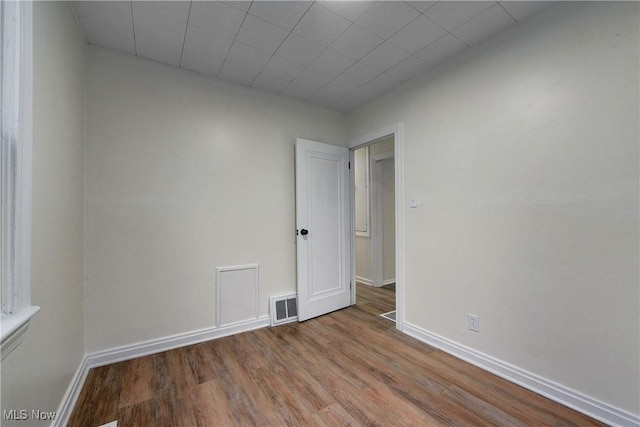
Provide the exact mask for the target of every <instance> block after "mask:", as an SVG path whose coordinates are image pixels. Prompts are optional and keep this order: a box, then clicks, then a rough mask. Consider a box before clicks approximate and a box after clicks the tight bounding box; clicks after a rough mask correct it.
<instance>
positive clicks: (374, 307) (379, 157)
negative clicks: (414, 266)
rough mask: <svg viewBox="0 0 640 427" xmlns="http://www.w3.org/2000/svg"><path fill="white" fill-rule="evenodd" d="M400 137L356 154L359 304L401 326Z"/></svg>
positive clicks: (355, 195) (369, 145)
mask: <svg viewBox="0 0 640 427" xmlns="http://www.w3.org/2000/svg"><path fill="white" fill-rule="evenodd" d="M394 153H395V135H394V134H391V135H388V136H386V137H384V138H382V139H378V140H375V141H371V142H369V143H368V144H367V145H364V146H361V147H358V148H357V149H355V150H354V152H353V159H354V181H355V182H354V187H355V192H354V197H355V202H354V205H355V215H354V216H355V227H354V228H355V279H356V298H357V303H358V304H361V305H366V309H367V311H370V312H371V313H372V314H376V315H381V316H382V317H384V318H386V319H388V320H390V321H394V322H395V321H396V212H395V211H396V209H395V207H396V194H395V188H396V185H395V154H394Z"/></svg>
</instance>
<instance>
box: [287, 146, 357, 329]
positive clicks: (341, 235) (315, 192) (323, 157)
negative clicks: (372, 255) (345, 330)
mask: <svg viewBox="0 0 640 427" xmlns="http://www.w3.org/2000/svg"><path fill="white" fill-rule="evenodd" d="M349 189H350V187H349V150H348V149H346V148H343V147H337V146H333V145H328V144H322V143H319V142H314V141H308V140H305V139H298V140H296V228H297V231H298V235H297V244H296V249H297V268H298V272H297V274H298V284H297V285H298V320H299V321H303V320H307V319H310V318H312V317H316V316H320V315H322V314H326V313H329V312H331V311H335V310H338V309H341V308H344V307H347V306H348V305H349V304H350V303H351V283H350V278H351V249H350V246H351V239H350V232H351V222H350V220H351V199H350V195H349Z"/></svg>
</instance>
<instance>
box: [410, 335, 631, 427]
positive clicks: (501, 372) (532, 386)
mask: <svg viewBox="0 0 640 427" xmlns="http://www.w3.org/2000/svg"><path fill="white" fill-rule="evenodd" d="M403 332H404V333H406V334H407V335H410V336H412V337H414V338H416V339H418V340H420V341H422V342H424V343H427V344H429V345H431V346H433V347H436V348H438V349H440V350H442V351H444V352H446V353H449V354H451V355H453V356H455V357H457V358H459V359H462V360H464V361H466V362H469V363H471V364H472V365H475V366H477V367H479V368H481V369H484V370H485V371H489V372H491V373H493V374H495V375H497V376H499V377H502V378H504V379H506V380H508V381H511V382H513V383H516V384H518V385H520V386H522V387H524V388H526V389H528V390H531V391H533V392H536V393H538V394H541V395H542V396H545V397H548V398H549V399H551V400H553V401H555V402H558V403H560V404H562V405H565V406H568V407H570V408H572V409H575V410H576V411H579V412H582V413H583V414H586V415H588V416H590V417H593V418H595V419H597V420H600V421H603V422H605V423H607V424H609V425H612V426H625V427H626V426H634V427H638V426H640V416H638V415H635V414H631V413H629V412H627V411H624V410H622V409H619V408H616V407H614V406H611V405H609V404H607V403H604V402H601V401H599V400H597V399H594V398H592V397H589V396H587V395H585V394H583V393H580V392H579V391H576V390H573V389H571V388H569V387H566V386H563V385H562V384H558V383H556V382H554V381H551V380H549V379H546V378H543V377H541V376H539V375H536V374H534V373H531V372H529V371H526V370H524V369H522V368H519V367H517V366H514V365H511V364H509V363H507V362H505V361H502V360H500V359H496V358H495V357H492V356H489V355H487V354H484V353H481V352H479V351H477V350H474V349H472V348H469V347H467V346H464V345H462V344H459V343H457V342H455V341H452V340H450V339H448V338H445V337H442V336H439V335H437V334H434V333H433V332H429V331H427V330H425V329H422V328H420V327H419V326H416V325H413V324H411V323H408V322H404V330H403Z"/></svg>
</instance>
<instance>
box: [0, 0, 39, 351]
mask: <svg viewBox="0 0 640 427" xmlns="http://www.w3.org/2000/svg"><path fill="white" fill-rule="evenodd" d="M0 7H1V11H0V19H2V30H1V31H2V34H0V36H1V42H2V47H1V53H2V55H1V63H0V66H1V67H2V91H1V95H2V96H1V98H2V113H1V121H0V128H1V133H2V148H1V151H0V174H1V179H2V185H1V186H0V187H1V188H0V190H1V191H0V199H1V202H2V204H1V209H2V257H1V260H0V262H2V269H1V271H2V273H1V274H2V309H1V313H0V316H1V317H0V330H1V339H2V340H1V346H0V353H1V356H2V359H4V358H5V357H6V356H7V355H8V354H9V353H10V352H11V351H13V350H14V349H15V348H16V347H17V346H18V345H19V344H20V343H21V342H22V339H23V338H24V335H25V333H26V332H27V329H28V328H29V323H30V320H31V318H32V317H33V315H34V314H35V313H36V312H37V311H38V310H39V309H40V307H37V306H32V305H31V174H32V141H33V4H32V2H30V1H13V0H11V1H2V5H1V6H0Z"/></svg>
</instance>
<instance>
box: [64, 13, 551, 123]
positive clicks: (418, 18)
mask: <svg viewBox="0 0 640 427" xmlns="http://www.w3.org/2000/svg"><path fill="white" fill-rule="evenodd" d="M552 3H553V2H544V1H507V2H503V1H500V2H495V1H443V2H435V1H407V2H404V1H253V2H251V1H225V2H222V1H177V2H170V1H86V2H72V3H71V4H72V7H73V9H74V11H75V13H76V15H77V17H78V19H79V21H80V23H81V24H82V27H83V28H84V31H85V34H86V36H87V39H88V41H89V43H91V44H95V45H98V46H103V47H107V48H112V49H116V50H119V51H122V52H126V53H129V54H132V55H136V56H139V57H142V58H146V59H150V60H153V61H158V62H161V63H164V64H168V65H172V66H175V67H180V68H183V69H186V70H191V71H195V72H198V73H202V74H204V75H207V76H210V77H214V78H217V79H220V80H223V81H228V82H232V83H235V84H239V85H242V86H248V87H251V88H254V89H257V90H260V91H263V92H269V93H274V94H279V95H281V96H284V97H288V98H292V99H296V100H298V101H303V102H307V103H310V104H314V105H318V106H322V107H325V108H329V109H332V110H336V111H342V112H348V111H350V110H352V109H354V108H356V107H358V106H360V105H362V104H364V103H366V102H368V101H370V100H372V99H375V98H377V97H379V96H381V95H382V94H384V93H385V92H388V91H389V90H391V89H393V88H394V87H396V86H398V85H400V84H402V83H403V82H405V81H408V80H410V79H412V78H414V77H416V76H418V75H421V74H424V73H427V72H428V71H429V69H431V68H433V67H435V66H437V65H439V64H442V63H444V62H445V61H447V60H449V59H451V58H452V57H454V56H456V55H459V54H461V53H463V52H465V51H466V50H468V49H470V48H473V47H474V46H477V45H479V44H481V43H482V42H484V41H485V40H487V39H489V38H491V37H492V36H494V35H496V34H498V33H500V32H502V31H504V30H505V29H507V28H509V27H511V26H513V25H515V24H516V23H518V22H521V21H523V20H525V19H527V18H528V17H529V16H531V15H533V14H535V13H537V12H538V11H540V10H541V9H543V8H545V7H548V6H549V5H551V4H552Z"/></svg>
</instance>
